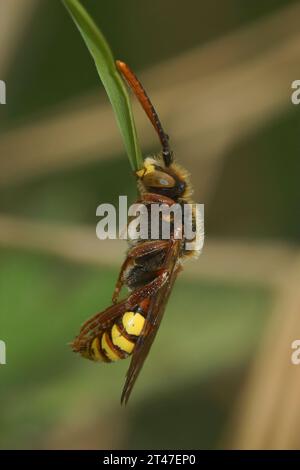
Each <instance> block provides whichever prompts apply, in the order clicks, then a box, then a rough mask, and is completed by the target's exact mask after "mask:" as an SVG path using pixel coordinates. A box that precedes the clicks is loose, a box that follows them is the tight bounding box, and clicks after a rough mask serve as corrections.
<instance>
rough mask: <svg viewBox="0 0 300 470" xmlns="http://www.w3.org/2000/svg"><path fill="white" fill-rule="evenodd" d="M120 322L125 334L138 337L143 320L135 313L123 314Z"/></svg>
mask: <svg viewBox="0 0 300 470" xmlns="http://www.w3.org/2000/svg"><path fill="white" fill-rule="evenodd" d="M122 322H123V326H124V328H125V331H126V333H128V334H129V335H134V336H139V335H140V334H141V332H142V330H143V327H144V324H145V318H144V317H143V315H141V314H140V313H137V312H125V313H124V315H123V318H122Z"/></svg>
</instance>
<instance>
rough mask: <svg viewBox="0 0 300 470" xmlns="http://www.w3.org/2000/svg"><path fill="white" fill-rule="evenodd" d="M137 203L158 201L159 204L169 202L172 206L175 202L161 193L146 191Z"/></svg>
mask: <svg viewBox="0 0 300 470" xmlns="http://www.w3.org/2000/svg"><path fill="white" fill-rule="evenodd" d="M137 203H145V204H151V203H157V204H167V205H168V206H172V205H173V204H174V200H173V199H171V198H170V197H167V196H162V195H161V194H156V193H144V194H142V195H141V199H139V200H138V201H137Z"/></svg>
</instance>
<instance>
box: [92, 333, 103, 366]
mask: <svg viewBox="0 0 300 470" xmlns="http://www.w3.org/2000/svg"><path fill="white" fill-rule="evenodd" d="M100 351H101V349H100V342H99V338H98V336H97V337H96V338H95V339H94V340H93V342H92V344H91V353H92V357H93V360H94V361H103V360H104V359H103V357H102V355H101V352H100Z"/></svg>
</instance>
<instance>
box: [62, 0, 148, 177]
mask: <svg viewBox="0 0 300 470" xmlns="http://www.w3.org/2000/svg"><path fill="white" fill-rule="evenodd" d="M62 1H63V3H64V5H65V7H66V8H67V10H68V11H69V13H70V15H71V17H72V18H73V20H74V22H75V24H76V26H77V28H78V29H79V31H80V33H81V35H82V37H83V39H84V41H85V43H86V45H87V47H88V49H89V51H90V53H91V55H92V57H93V59H94V61H95V64H96V68H97V71H98V73H99V76H100V78H101V81H102V83H103V85H104V88H105V90H106V93H107V95H108V97H109V99H110V102H111V104H112V107H113V110H114V113H115V116H116V120H117V123H118V126H119V128H120V131H121V134H122V137H123V141H124V144H125V148H126V152H127V155H128V158H129V161H130V164H131V166H132V168H133V170H138V169H140V168H141V167H142V166H143V158H142V153H141V149H140V146H139V142H138V138H137V132H136V127H135V122H134V117H133V113H132V108H131V102H130V97H129V94H128V92H127V89H126V86H125V83H124V82H123V79H122V78H121V76H120V74H119V72H118V70H117V68H116V65H115V60H114V57H113V55H112V52H111V50H110V47H109V45H108V44H107V42H106V40H105V38H104V36H103V34H102V33H101V31H100V30H99V28H98V27H97V25H96V24H95V22H94V21H93V19H92V18H91V16H90V15H89V14H88V12H87V11H86V10H85V9H84V8H83V6H82V5H81V4H80V2H79V1H78V0H62Z"/></svg>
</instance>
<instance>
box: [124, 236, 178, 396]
mask: <svg viewBox="0 0 300 470" xmlns="http://www.w3.org/2000/svg"><path fill="white" fill-rule="evenodd" d="M179 247H180V240H176V241H174V240H172V241H170V249H169V252H168V255H167V257H166V264H165V266H164V268H165V269H167V271H168V272H169V278H168V281H167V282H166V283H165V284H163V285H162V287H161V288H160V289H159V291H158V292H157V293H156V294H155V295H154V296H153V297H152V300H151V303H150V306H149V309H148V312H147V315H146V322H145V327H144V330H143V331H142V333H141V335H140V337H139V338H138V340H137V342H136V345H135V348H134V352H133V356H132V359H131V362H130V366H129V369H128V371H127V374H126V381H125V385H124V388H123V392H122V396H121V403H125V404H126V403H127V401H128V399H129V397H130V394H131V392H132V389H133V386H134V384H135V382H136V379H137V377H138V375H139V373H140V371H141V369H142V367H143V364H144V362H145V359H146V357H147V355H148V353H149V350H150V348H151V346H152V343H153V341H154V338H155V336H156V333H157V331H158V328H159V325H160V323H161V320H162V317H163V314H164V311H165V307H166V304H167V301H168V298H169V296H170V293H171V290H172V287H173V284H174V282H175V280H176V277H177V274H178V272H179V270H180V265H179V264H178V254H179Z"/></svg>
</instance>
